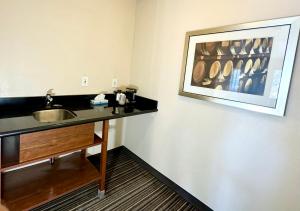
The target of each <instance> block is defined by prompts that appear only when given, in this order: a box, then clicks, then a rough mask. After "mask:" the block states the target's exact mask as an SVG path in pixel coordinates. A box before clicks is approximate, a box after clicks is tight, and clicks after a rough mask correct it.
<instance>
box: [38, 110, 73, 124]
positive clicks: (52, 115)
mask: <svg viewBox="0 0 300 211" xmlns="http://www.w3.org/2000/svg"><path fill="white" fill-rule="evenodd" d="M32 115H33V117H34V118H35V119H36V120H37V121H39V122H57V121H62V120H66V119H73V118H74V117H76V114H74V113H73V112H71V111H68V110H65V109H49V110H41V111H36V112H33V113H32Z"/></svg>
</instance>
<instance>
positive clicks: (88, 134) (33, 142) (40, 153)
mask: <svg viewBox="0 0 300 211" xmlns="http://www.w3.org/2000/svg"><path fill="white" fill-rule="evenodd" d="M93 142H94V123H89V124H83V125H76V126H70V127H63V128H58V129H51V130H45V131H40V132H34V133H28V134H22V135H21V136H20V163H22V162H25V161H30V160H34V159H37V158H42V157H47V156H50V155H52V154H56V153H61V152H64V151H69V150H72V149H78V148H80V147H84V146H87V145H90V144H92V143H93Z"/></svg>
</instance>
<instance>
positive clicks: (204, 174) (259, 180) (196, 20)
mask: <svg viewBox="0 0 300 211" xmlns="http://www.w3.org/2000/svg"><path fill="white" fill-rule="evenodd" d="M299 8H300V3H299V1H298V0H286V1H279V0H276V1H271V0H265V1H260V0H253V1H242V2H241V1H237V0H228V1H216V0H212V1H203V0H139V1H137V10H136V28H135V41H134V52H133V66H132V72H131V83H133V84H136V85H138V86H139V88H140V89H139V94H141V95H145V96H147V97H150V98H154V99H157V100H158V101H159V111H158V113H156V114H151V115H148V114H147V115H143V116H137V117H131V118H129V119H128V121H127V122H126V134H125V136H126V137H125V146H126V147H128V148H129V149H130V150H132V151H133V152H134V153H136V154H137V155H138V156H140V157H141V158H142V159H144V160H145V161H146V162H148V163H149V164H150V165H152V166H153V167H154V168H156V169H158V170H159V171H160V172H161V173H163V174H164V175H166V176H167V177H169V178H170V179H171V180H173V181H174V182H176V183H177V184H179V185H180V186H181V187H183V188H184V189H186V190H187V191H189V192H190V193H191V194H193V195H194V196H195V197H197V198H198V199H199V200H201V201H203V202H204V203H206V204H207V205H208V206H210V207H211V208H213V209H214V210H226V211H233V210H234V211H253V210H255V211H286V210H300V200H299V199H300V188H299V187H300V130H299V128H300V112H299V108H300V96H299V93H298V90H300V84H299V83H297V82H298V81H299V80H300V73H299V69H300V60H299V58H298V57H299V56H297V58H296V63H295V68H294V75H293V77H294V79H293V82H292V85H291V89H290V95H289V101H288V106H287V113H286V117H283V118H279V117H274V116H269V115H264V114H259V113H254V112H250V111H245V110H240V109H237V108H231V107H227V106H223V105H218V104H213V103H209V102H205V101H200V100H196V99H191V98H186V97H181V96H178V94H177V93H178V87H179V77H180V73H181V62H182V55H183V48H184V37H185V32H187V31H190V30H197V29H203V28H209V27H216V26H222V25H228V24H235V23H242V22H251V21H257V20H264V19H272V18H278V17H285V16H293V15H299V13H300V9H299ZM298 55H300V54H299V51H298Z"/></svg>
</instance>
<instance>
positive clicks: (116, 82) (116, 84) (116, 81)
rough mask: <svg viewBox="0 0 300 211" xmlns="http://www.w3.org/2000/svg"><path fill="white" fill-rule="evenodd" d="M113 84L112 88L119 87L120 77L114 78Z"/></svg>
mask: <svg viewBox="0 0 300 211" xmlns="http://www.w3.org/2000/svg"><path fill="white" fill-rule="evenodd" d="M111 86H112V88H117V87H118V79H116V78H114V79H112V82H111Z"/></svg>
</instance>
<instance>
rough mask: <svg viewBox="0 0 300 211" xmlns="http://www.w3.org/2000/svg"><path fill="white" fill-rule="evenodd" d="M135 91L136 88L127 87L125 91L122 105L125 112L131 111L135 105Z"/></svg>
mask: <svg viewBox="0 0 300 211" xmlns="http://www.w3.org/2000/svg"><path fill="white" fill-rule="evenodd" d="M136 93H137V89H136V88H131V87H127V88H126V91H125V95H126V104H125V107H124V111H125V113H129V112H133V109H134V105H135V95H136Z"/></svg>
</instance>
